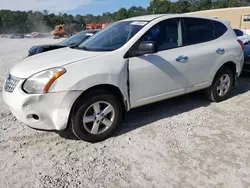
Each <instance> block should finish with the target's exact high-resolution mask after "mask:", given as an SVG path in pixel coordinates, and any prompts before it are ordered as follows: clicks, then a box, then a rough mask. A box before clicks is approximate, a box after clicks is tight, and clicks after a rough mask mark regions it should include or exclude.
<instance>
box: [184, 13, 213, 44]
mask: <svg viewBox="0 0 250 188" xmlns="http://www.w3.org/2000/svg"><path fill="white" fill-rule="evenodd" d="M184 28H185V45H192V44H198V43H203V42H208V41H211V40H214V39H215V38H216V36H215V35H216V33H215V30H214V27H213V24H212V21H211V20H208V19H200V18H184Z"/></svg>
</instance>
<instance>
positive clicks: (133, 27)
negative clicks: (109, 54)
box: [79, 21, 147, 51]
mask: <svg viewBox="0 0 250 188" xmlns="http://www.w3.org/2000/svg"><path fill="white" fill-rule="evenodd" d="M146 24H147V22H141V21H138V22H137V21H121V22H116V23H114V24H112V25H110V26H108V27H107V28H105V29H103V30H102V31H100V32H99V33H97V34H95V35H94V36H93V37H91V38H89V39H88V40H86V41H84V42H83V43H82V44H81V45H80V46H79V48H80V49H83V50H87V51H113V50H117V49H118V48H120V47H122V46H123V45H124V44H126V43H127V42H128V41H129V40H130V39H131V38H132V37H133V36H134V35H136V34H137V33H138V32H139V31H140V30H141V29H142V28H143V27H144V26H145V25H146Z"/></svg>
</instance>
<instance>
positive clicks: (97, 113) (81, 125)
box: [72, 91, 122, 142]
mask: <svg viewBox="0 0 250 188" xmlns="http://www.w3.org/2000/svg"><path fill="white" fill-rule="evenodd" d="M121 119H122V106H121V103H120V101H119V100H118V99H117V98H116V97H115V96H113V95H112V94H110V93H109V92H106V91H95V92H93V93H91V95H87V96H85V97H84V98H83V99H82V100H81V101H80V103H79V104H78V105H77V106H76V109H75V113H74V114H73V117H72V132H73V133H74V134H75V135H76V136H77V137H78V138H79V139H81V140H84V141H87V142H98V141H102V140H105V139H106V138H108V137H110V136H111V135H112V134H113V132H114V131H115V130H116V128H117V127H118V126H119V125H120V123H121Z"/></svg>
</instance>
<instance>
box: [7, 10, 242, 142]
mask: <svg viewBox="0 0 250 188" xmlns="http://www.w3.org/2000/svg"><path fill="white" fill-rule="evenodd" d="M242 47H243V45H242V42H240V41H237V38H236V36H235V33H234V31H233V30H232V28H231V27H230V26H228V25H227V24H226V22H225V23H224V22H222V21H218V20H217V19H207V18H200V17H191V16H187V15H150V16H143V17H136V18H131V19H127V20H123V21H119V22H116V23H114V24H112V25H110V26H109V27H107V28H106V29H104V30H102V31H101V32H99V33H98V34H96V35H94V36H93V37H92V38H90V39H89V40H87V41H85V42H84V43H82V44H81V45H80V46H79V47H72V48H63V49H59V50H55V51H52V52H46V53H43V54H40V55H37V56H34V57H29V58H26V59H24V60H23V61H21V62H20V63H18V64H17V65H15V66H14V67H13V68H12V69H11V70H10V74H9V76H8V78H7V79H6V81H5V85H4V91H3V98H4V101H5V102H6V103H7V104H8V106H10V109H11V111H12V112H13V114H14V115H15V116H16V117H17V118H18V119H19V120H20V121H22V122H24V123H25V124H27V125H29V126H30V127H33V128H36V129H43V130H57V131H59V130H65V129H66V128H69V130H72V131H73V133H74V134H75V135H76V136H77V137H78V138H80V139H82V140H85V141H89V142H97V141H101V140H104V139H106V138H108V137H109V136H111V134H112V133H113V132H114V131H115V129H116V128H117V127H118V126H119V125H120V123H121V120H122V118H123V117H124V115H125V114H126V112H127V111H129V110H130V109H132V108H135V107H138V106H142V105H146V104H149V103H153V102H156V101H160V100H164V99H168V98H171V97H175V96H178V95H183V94H186V93H190V92H194V91H197V90H202V89H205V91H206V92H205V93H206V95H207V96H208V98H209V99H211V100H212V101H216V102H219V101H222V100H224V99H225V98H227V97H228V94H229V92H230V90H231V88H232V86H233V85H234V84H235V81H236V78H237V77H238V76H239V75H240V73H241V70H242V66H243V51H242ZM67 130H68V129H67Z"/></svg>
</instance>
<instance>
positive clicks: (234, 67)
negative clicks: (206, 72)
mask: <svg viewBox="0 0 250 188" xmlns="http://www.w3.org/2000/svg"><path fill="white" fill-rule="evenodd" d="M224 67H227V68H229V69H230V70H232V72H233V75H234V77H233V78H234V80H233V85H235V82H236V76H237V65H236V63H234V62H233V61H227V62H225V63H224V64H223V65H222V66H220V67H219V68H218V70H217V71H216V72H215V74H214V76H213V80H212V82H211V84H212V83H213V81H214V79H215V77H216V75H217V73H218V72H219V71H220V70H221V69H222V68H224Z"/></svg>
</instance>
